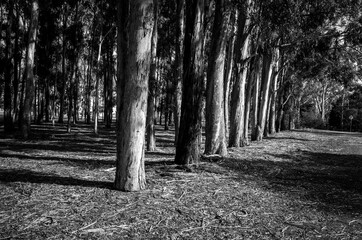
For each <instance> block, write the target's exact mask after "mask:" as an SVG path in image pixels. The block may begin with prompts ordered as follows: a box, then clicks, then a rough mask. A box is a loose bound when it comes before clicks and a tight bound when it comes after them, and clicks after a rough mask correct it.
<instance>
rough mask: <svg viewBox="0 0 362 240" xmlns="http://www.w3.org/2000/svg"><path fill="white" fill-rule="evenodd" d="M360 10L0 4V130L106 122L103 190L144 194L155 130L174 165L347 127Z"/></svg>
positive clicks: (213, 0)
mask: <svg viewBox="0 0 362 240" xmlns="http://www.w3.org/2000/svg"><path fill="white" fill-rule="evenodd" d="M361 5H362V1H361V0H343V1H332V0H321V1H311V0H291V1H290V0H267V1H265V0H239V1H238V0H173V1H167V0H132V1H130V0H123V1H115V0H108V1H106V0H102V1H93V0H81V1H76V0H62V1H55V0H52V1H45V0H27V1H20V0H7V1H2V3H1V5H0V10H1V12H0V19H1V25H0V27H1V28H0V33H1V34H0V49H1V52H0V57H1V64H0V66H1V68H0V77H1V86H0V100H1V103H2V104H1V106H2V108H3V110H4V130H5V132H12V131H14V129H18V130H19V131H20V132H21V135H22V137H23V138H25V139H26V138H29V136H30V133H31V123H32V122H36V123H42V122H49V121H53V122H55V121H57V122H58V123H64V124H66V126H67V131H68V132H71V131H72V126H74V124H76V123H77V122H79V121H84V122H85V123H87V124H93V127H94V132H95V133H96V134H97V133H98V127H99V126H98V125H99V121H100V118H101V119H102V120H103V122H104V124H105V126H106V127H107V128H110V127H111V126H112V121H114V120H115V119H114V118H116V129H117V131H116V132H117V163H116V166H117V169H116V180H115V187H116V188H117V189H121V190H126V191H136V190H140V189H143V188H145V184H146V181H145V171H144V148H146V150H148V151H155V149H156V138H155V127H154V125H155V124H157V122H158V123H159V124H162V125H164V127H165V129H168V128H169V125H170V124H172V125H174V127H175V146H176V155H175V163H176V164H180V165H193V164H197V163H198V162H199V161H200V156H201V155H202V154H205V155H214V154H217V155H220V156H226V155H227V154H228V147H243V146H247V145H249V142H250V141H261V140H262V139H263V138H264V137H267V136H268V135H273V134H275V133H276V132H279V131H282V130H291V129H294V128H299V127H303V126H310V127H322V128H325V127H328V126H331V127H332V126H333V128H338V129H346V125H348V120H347V123H346V118H348V119H350V116H352V123H353V121H354V126H355V127H354V128H353V129H356V130H358V129H361V128H358V126H362V111H361V109H362V107H361V106H360V105H358V101H357V102H356V101H353V100H348V99H356V96H357V97H358V96H359V95H358V94H360V90H359V89H360V88H359V87H358V86H359V85H358V84H360V83H359V81H361V80H360V79H361V69H360V66H361V60H362V58H361V56H362V55H361V54H362V51H361V50H362V12H361V9H362V6H361ZM346 99H347V100H348V101H346ZM350 102H351V103H352V102H356V104H355V105H353V108H352V107H351V106H352V105H351V106H350V105H349V103H350ZM347 103H348V105H347ZM352 123H351V124H352ZM352 125H353V124H352ZM352 125H350V129H352V128H351V126H352ZM203 127H205V131H204V132H205V142H204V144H205V145H204V146H205V147H204V152H201V151H202V150H201V144H202V141H203V140H202V139H203V138H202V129H203Z"/></svg>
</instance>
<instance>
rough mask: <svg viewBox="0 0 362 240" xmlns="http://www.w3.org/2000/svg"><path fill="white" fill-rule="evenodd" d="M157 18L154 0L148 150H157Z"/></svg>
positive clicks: (156, 7) (156, 3)
mask: <svg viewBox="0 0 362 240" xmlns="http://www.w3.org/2000/svg"><path fill="white" fill-rule="evenodd" d="M157 20H158V0H154V26H153V33H152V41H151V54H152V55H151V66H150V77H149V94H148V103H147V123H146V126H147V127H146V131H147V139H146V144H147V146H146V149H147V151H155V150H156V136H155V125H154V122H155V121H154V120H155V101H156V83H157V79H156V77H157V76H156V70H157V69H156V68H157V39H158V34H157Z"/></svg>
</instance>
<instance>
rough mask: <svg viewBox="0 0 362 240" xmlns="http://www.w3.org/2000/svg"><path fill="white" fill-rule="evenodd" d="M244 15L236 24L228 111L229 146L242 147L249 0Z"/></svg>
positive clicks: (246, 74)
mask: <svg viewBox="0 0 362 240" xmlns="http://www.w3.org/2000/svg"><path fill="white" fill-rule="evenodd" d="M246 8H247V11H246V14H245V13H244V14H243V15H241V16H240V18H239V23H238V33H237V40H236V49H237V52H236V54H235V58H236V60H235V61H236V66H237V77H236V79H235V82H234V85H233V90H232V93H231V111H230V136H229V146H230V147H240V146H244V145H245V144H246V143H245V139H244V121H245V85H246V82H247V76H248V70H249V60H248V58H249V57H250V46H251V44H250V26H251V20H250V17H249V16H248V12H249V11H250V0H249V1H248V4H247V6H246Z"/></svg>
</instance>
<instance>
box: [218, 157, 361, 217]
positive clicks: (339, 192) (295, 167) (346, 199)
mask: <svg viewBox="0 0 362 240" xmlns="http://www.w3.org/2000/svg"><path fill="white" fill-rule="evenodd" d="M269 156H270V157H271V158H278V159H284V160H286V161H271V160H255V159H254V160H242V159H236V158H227V159H224V160H222V161H219V162H217V164H218V165H219V166H221V167H223V168H225V169H228V170H232V171H235V172H237V173H238V176H239V177H238V180H239V181H249V180H250V179H252V180H253V181H257V182H258V185H260V186H262V187H264V188H267V189H268V190H272V191H277V192H282V193H285V194H287V195H289V196H290V197H291V198H302V200H303V201H313V202H315V203H316V205H317V206H318V208H320V209H321V210H324V211H331V212H333V211H350V212H359V213H362V156H361V155H353V154H349V155H348V154H347V155H343V154H331V153H324V152H308V151H300V152H298V153H297V154H269ZM266 157H267V156H266ZM267 159H268V158H267ZM287 160H288V161H287Z"/></svg>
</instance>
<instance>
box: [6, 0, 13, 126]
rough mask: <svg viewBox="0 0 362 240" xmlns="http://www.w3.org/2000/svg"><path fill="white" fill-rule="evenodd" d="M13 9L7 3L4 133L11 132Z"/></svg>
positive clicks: (10, 4) (10, 3) (11, 3)
mask: <svg viewBox="0 0 362 240" xmlns="http://www.w3.org/2000/svg"><path fill="white" fill-rule="evenodd" d="M13 9H14V3H13V2H12V1H10V2H9V14H8V27H7V29H6V39H5V43H6V48H5V59H6V66H5V86H4V130H5V131H6V132H10V131H12V130H13V127H14V125H13V116H12V114H11V112H12V106H11V102H12V96H11V75H12V69H13V64H12V58H13V54H12V48H13V46H12V44H11V33H12V31H11V30H12V26H13Z"/></svg>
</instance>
